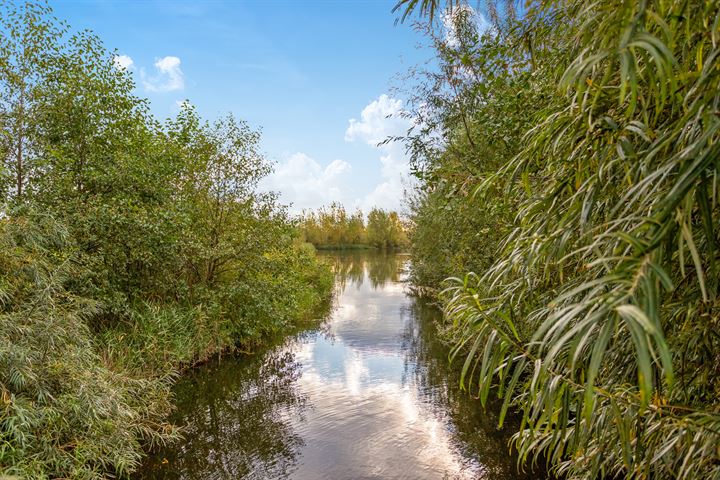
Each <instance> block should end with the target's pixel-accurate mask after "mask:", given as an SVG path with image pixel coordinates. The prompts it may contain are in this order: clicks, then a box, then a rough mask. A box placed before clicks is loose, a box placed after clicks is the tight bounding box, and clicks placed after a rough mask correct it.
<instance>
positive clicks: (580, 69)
mask: <svg viewBox="0 0 720 480" xmlns="http://www.w3.org/2000/svg"><path fill="white" fill-rule="evenodd" d="M401 3H402V4H403V5H405V6H408V7H412V5H411V3H414V2H401ZM426 3H427V2H426ZM431 3H435V4H436V5H437V4H438V2H431ZM455 32H461V33H460V34H461V35H462V38H463V40H462V41H460V42H452V43H454V45H448V46H449V47H450V49H451V51H452V50H455V51H457V55H456V57H455V58H458V60H459V62H458V63H453V62H452V61H451V60H452V57H451V58H450V59H448V57H447V55H446V51H445V50H444V48H445V47H441V48H440V49H438V50H439V57H440V60H441V62H440V65H441V68H445V67H453V66H455V67H457V70H452V69H447V70H444V71H441V72H440V73H439V75H440V76H441V77H442V78H443V81H444V82H445V83H439V84H431V85H430V90H431V91H432V92H434V93H435V97H436V98H440V100H446V99H447V100H448V102H446V103H443V102H435V98H433V97H429V98H430V102H428V103H427V104H426V105H424V109H425V110H424V113H425V115H426V116H427V117H429V118H430V119H431V122H430V123H428V122H427V121H425V122H424V124H425V125H426V126H427V125H429V127H423V128H431V130H430V131H428V132H420V133H419V134H418V135H416V136H414V137H413V136H411V137H410V138H409V145H410V147H411V148H413V149H414V151H415V152H417V156H416V172H417V174H418V176H419V177H420V178H421V179H422V181H423V188H424V189H425V191H424V192H423V193H422V195H424V196H422V197H421V201H420V202H418V203H417V206H416V213H415V216H416V218H419V219H420V220H422V221H418V220H416V225H417V227H418V228H417V229H416V231H415V233H414V234H413V240H414V241H415V242H416V245H414V246H413V248H414V249H416V250H417V251H420V252H421V253H422V252H426V251H428V252H429V253H423V255H422V256H421V260H422V261H425V262H426V265H423V269H424V270H423V271H425V270H429V269H430V268H431V267H432V265H433V263H434V262H437V263H438V264H439V265H440V267H441V268H444V269H446V270H445V271H447V270H448V269H454V270H460V269H461V268H463V266H465V265H470V268H472V269H473V270H475V272H476V273H469V274H467V275H464V274H460V275H458V276H459V277H460V278H456V279H454V280H451V281H450V284H449V285H450V286H449V288H448V289H447V290H445V292H444V293H443V295H442V298H443V300H444V302H445V314H446V319H447V321H448V322H449V325H450V331H451V333H452V334H453V335H454V340H455V342H456V349H455V352H454V356H455V358H459V357H465V361H464V367H463V371H464V377H463V380H462V381H463V383H464V384H465V386H466V387H467V388H468V389H470V390H471V391H473V394H475V395H477V396H479V398H480V399H481V401H482V402H483V403H485V402H486V401H487V399H488V397H489V395H491V394H492V392H495V393H496V394H497V395H498V396H500V397H501V398H502V399H503V401H504V405H503V411H502V413H501V418H502V417H503V416H504V414H505V412H506V411H507V409H508V408H510V407H511V406H514V407H515V408H518V409H520V410H521V411H522V412H523V422H522V425H521V427H520V430H519V431H518V433H517V434H516V436H515V442H516V445H517V447H518V449H519V451H520V453H521V459H529V458H534V459H536V460H537V459H538V458H541V456H542V458H545V459H546V460H547V461H548V462H549V463H551V464H552V465H554V468H555V471H556V472H558V473H559V474H562V475H566V476H567V477H568V478H588V479H589V478H598V477H615V476H623V477H627V478H703V479H704V478H720V451H718V448H717V446H718V444H720V410H719V409H720V404H719V403H718V399H719V398H720V384H719V383H718V381H717V379H718V378H720V377H718V373H719V371H718V365H720V362H719V359H720V337H718V336H717V329H718V322H720V315H718V299H717V298H718V297H717V294H718V291H717V288H718V286H717V279H718V278H720V277H719V276H718V272H717V263H718V246H720V243H719V237H718V219H719V218H720V207H719V206H718V200H717V177H718V173H719V170H720V164H719V163H718V158H720V151H719V150H718V145H720V143H719V141H720V133H719V132H720V130H719V127H720V122H718V117H717V105H718V104H720V96H719V95H720V94H719V93H718V92H720V65H719V64H718V58H720V50H719V49H718V48H719V47H718V40H719V39H720V3H718V2H717V1H714V0H707V1H703V2H672V1H669V2H663V1H650V2H625V1H615V0H594V1H592V2H586V1H576V0H564V1H557V2H534V3H531V4H530V5H529V6H528V8H527V9H526V10H525V12H524V15H523V17H522V18H514V17H512V16H509V15H508V16H506V17H504V20H503V21H502V22H500V23H496V25H495V28H494V29H491V30H489V31H488V32H487V33H486V34H485V35H484V36H481V37H477V38H476V37H474V36H473V35H472V29H470V33H468V32H467V31H465V33H463V30H462V29H457V28H456V29H455ZM446 43H447V42H446ZM493 65H497V66H498V67H499V68H498V69H497V70H496V71H494V72H493V71H492V70H490V71H488V70H487V67H488V66H493ZM475 69H482V70H477V71H478V72H480V73H479V74H476V71H475ZM457 71H460V72H461V76H463V77H464V78H465V79H466V80H465V81H463V82H456V81H455V79H454V78H455V77H454V76H453V75H454V72H457ZM498 81H500V85H498ZM498 86H499V87H500V88H498ZM477 92H482V93H483V95H481V96H479V97H475V95H476V94H477ZM468 95H470V98H471V99H473V101H472V102H469V101H468V100H467V98H468ZM475 98H478V101H477V102H476V101H474V99H475ZM449 100H455V101H452V102H451V101H449ZM486 107H487V108H486ZM493 109H494V111H493ZM523 109H524V110H525V112H526V113H525V116H524V118H523V115H522V113H521V111H522V110H523ZM462 110H465V112H466V113H465V114H463V113H462ZM458 113H459V115H458ZM503 118H507V119H508V120H509V122H510V123H511V124H510V125H507V124H504V123H501V121H502V119H503ZM424 120H425V119H424ZM432 132H440V134H435V136H428V133H432ZM458 132H460V133H462V134H463V135H465V136H466V141H463V140H462V139H460V136H459V135H457V133H458ZM508 133H509V135H508V139H509V141H508V142H507V145H502V142H499V143H501V145H500V146H499V147H498V146H497V143H496V144H495V146H494V147H493V148H489V147H491V146H493V144H492V143H491V141H492V140H493V139H492V138H491V137H496V139H497V138H498V137H500V138H503V139H504V137H505V136H506V134H508ZM437 138H439V139H440V140H438V139H437ZM457 150H460V151H461V152H462V153H461V154H460V155H456V154H455V152H456V151H457ZM453 156H457V157H458V158H460V159H464V161H458V162H456V163H452V162H450V160H449V159H450V158H452V157H453ZM466 167H467V168H466ZM445 185H449V186H445ZM458 186H461V187H462V189H458ZM443 190H444V192H445V194H446V195H447V196H448V197H449V200H450V201H449V202H448V203H447V205H448V206H449V210H450V211H452V212H455V211H458V212H461V214H460V218H461V219H462V218H468V217H472V215H469V214H467V213H464V212H463V209H470V208H473V209H474V210H475V215H474V216H475V219H474V222H476V223H473V221H472V219H471V220H468V221H464V222H462V223H458V225H457V229H456V232H455V233H456V235H458V236H460V237H463V238H464V239H468V238H472V235H474V234H476V233H477V230H475V228H476V225H478V224H481V223H480V222H482V220H480V219H479V217H488V218H490V219H492V220H495V219H497V220H499V225H500V226H499V228H498V229H491V236H490V237H489V238H488V241H490V242H492V245H493V246H496V247H497V250H496V253H495V255H494V256H493V255H489V256H488V254H487V253H486V252H487V250H486V249H483V248H478V250H477V255H478V256H480V257H481V258H479V259H477V260H475V261H474V263H464V262H460V265H459V266H458V267H457V268H456V267H454V266H450V267H449V266H448V265H449V264H450V262H451V260H448V256H443V255H441V254H438V252H437V250H433V249H431V248H430V246H429V245H428V243H429V240H428V238H429V229H430V228H434V227H433V225H436V224H437V223H433V222H443V220H442V216H441V217H440V220H438V219H437V216H436V215H435V213H434V212H435V211H436V209H437V206H438V204H439V200H440V199H439V198H437V197H438V195H437V192H442V191H443ZM458 191H460V192H461V193H460V194H458V193H457V192H458ZM464 192H467V193H464ZM477 199H480V200H481V202H480V203H473V202H475V201H476V200H477ZM440 224H441V225H447V222H446V221H445V223H440ZM423 229H425V230H423ZM493 233H497V236H494V235H492V234H493ZM465 242H466V244H470V245H472V244H471V243H470V240H465ZM451 245H453V248H455V245H458V243H455V244H451ZM460 245H462V243H460ZM459 251H460V252H463V251H462V249H460V250H459ZM465 252H468V253H462V255H463V256H464V257H468V256H470V255H471V253H470V251H465ZM417 278H419V279H421V280H422V279H423V278H424V277H422V276H421V275H418V276H417Z"/></svg>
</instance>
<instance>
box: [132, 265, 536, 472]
mask: <svg viewBox="0 0 720 480" xmlns="http://www.w3.org/2000/svg"><path fill="white" fill-rule="evenodd" d="M324 257H325V258H326V259H327V261H329V262H330V263H331V264H332V266H333V268H334V269H335V272H336V279H337V280H336V289H337V295H336V300H335V305H334V307H333V309H332V312H329V313H328V315H327V318H326V319H325V320H324V322H323V324H322V325H321V326H319V327H318V328H317V329H314V330H310V331H306V332H304V333H301V334H298V335H295V336H292V337H290V338H288V339H286V340H285V341H283V342H281V343H279V344H277V345H274V346H272V347H269V348H268V349H266V350H265V351H262V352H259V353H258V354H257V355H253V356H243V357H236V358H224V359H222V360H221V361H214V362H211V363H210V364H207V365H205V366H202V367H200V368H198V369H196V370H194V371H192V372H190V373H189V374H188V375H186V376H185V377H183V378H182V379H181V380H180V381H179V382H178V384H177V386H176V387H175V395H176V403H177V406H178V408H177V411H176V412H175V414H174V416H173V421H174V422H175V423H176V424H178V425H180V426H182V427H183V429H184V432H185V436H184V439H183V440H182V441H180V442H177V443H175V444H173V445H169V446H167V447H165V448H163V449H161V450H160V451H158V452H154V453H153V454H152V455H151V456H150V457H149V458H148V459H147V461H146V463H145V465H144V466H143V469H142V470H141V472H140V474H139V477H138V478H168V479H205V478H218V479H226V478H228V479H229V478H253V479H259V478H283V479H284V478H292V479H380V478H388V479H390V478H393V479H403V478H407V479H422V478H426V479H436V478H457V479H476V478H488V479H531V478H543V477H542V475H532V474H525V473H520V472H518V470H517V467H516V465H515V460H516V459H515V457H514V456H513V455H512V454H511V453H510V452H509V450H508V439H509V435H510V434H509V433H508V432H505V431H499V430H497V428H496V426H497V417H496V416H495V415H494V414H493V413H492V412H493V411H497V409H493V408H488V411H487V412H486V411H483V409H482V408H481V407H480V405H479V403H478V402H477V401H475V400H473V399H471V398H469V397H468V395H467V394H466V393H463V392H461V391H460V389H459V388H458V387H457V381H458V380H457V379H458V377H457V372H456V371H455V370H453V369H452V368H450V367H449V366H448V363H447V349H446V347H445V346H444V345H443V344H442V343H441V342H439V341H438V339H437V334H436V330H435V321H436V320H437V316H438V315H439V313H438V311H437V310H436V309H435V308H433V307H432V306H430V305H427V304H426V303H424V302H423V301H420V300H417V299H415V298H412V297H410V296H408V295H407V294H406V291H405V285H404V283H403V278H404V273H403V272H404V266H405V265H406V262H407V260H408V257H407V256H405V255H395V254H387V253H379V252H343V253H332V254H325V255H324Z"/></svg>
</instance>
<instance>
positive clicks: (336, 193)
mask: <svg viewBox="0 0 720 480" xmlns="http://www.w3.org/2000/svg"><path fill="white" fill-rule="evenodd" d="M351 170H352V167H351V166H350V164H349V163H348V162H346V161H344V160H333V161H332V162H330V164H328V165H326V166H325V167H323V166H322V165H320V164H319V163H318V162H317V161H316V160H314V159H313V158H310V157H309V156H307V155H305V154H304V153H301V152H298V153H294V154H292V155H290V156H289V157H287V158H286V159H285V160H284V161H282V162H280V164H279V165H278V166H277V168H276V169H275V171H274V172H273V173H272V174H270V175H269V176H268V177H266V178H265V179H263V181H262V182H261V185H260V189H261V190H266V191H267V190H274V191H279V192H280V193H281V199H282V201H283V202H287V203H292V204H293V206H292V207H291V209H290V210H291V211H294V212H300V211H301V210H302V209H304V208H313V209H315V208H319V207H321V206H324V205H328V204H330V203H332V202H334V201H338V202H343V203H347V202H348V201H349V200H350V197H349V193H350V189H349V188H348V186H347V184H346V183H347V181H348V180H349V178H348V175H347V174H348V173H349V172H350V171H351Z"/></svg>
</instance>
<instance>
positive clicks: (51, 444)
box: [0, 211, 173, 478]
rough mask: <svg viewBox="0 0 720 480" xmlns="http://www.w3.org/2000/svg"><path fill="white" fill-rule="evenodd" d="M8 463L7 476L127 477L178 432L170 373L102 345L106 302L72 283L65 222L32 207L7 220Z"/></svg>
mask: <svg viewBox="0 0 720 480" xmlns="http://www.w3.org/2000/svg"><path fill="white" fill-rule="evenodd" d="M0 242H1V243H2V248H1V249H0V265H2V271H3V272H12V273H11V274H10V275H3V276H2V284H1V286H0V298H1V299H2V303H1V307H0V395H1V396H2V406H1V407H0V443H1V444H2V447H1V448H0V465H1V466H2V467H3V468H2V471H3V473H4V474H8V475H12V474H17V475H21V476H23V477H32V478H46V477H47V476H49V475H50V474H51V472H54V474H55V475H64V476H67V477H72V478H99V477H102V476H103V474H104V473H109V472H114V473H116V474H119V475H124V474H127V473H128V472H130V471H132V469H133V468H134V467H135V466H136V465H137V463H138V460H139V458H140V447H141V445H142V443H143V442H160V441H164V440H166V439H168V438H171V437H172V436H173V430H172V427H171V426H170V425H168V424H165V423H159V422H158V421H159V420H160V419H162V418H163V417H164V416H165V415H166V414H167V413H168V412H169V410H170V403H169V386H170V380H171V376H169V375H168V371H165V372H164V374H163V375H157V376H153V377H149V376H145V375H143V374H141V373H139V372H138V373H130V372H128V371H126V370H117V369H115V368H113V366H112V365H108V364H107V363H106V362H105V361H104V359H103V358H102V357H101V355H100V353H99V352H98V351H97V350H96V349H95V348H94V344H93V337H92V334H91V332H90V330H89V329H88V326H87V319H88V318H90V317H92V316H93V315H95V314H96V313H97V303H96V302H95V301H93V300H92V299H90V298H86V297H82V296H79V295H77V294H75V293H73V292H72V290H71V289H70V288H68V285H69V284H71V283H72V278H73V277H74V276H76V275H78V274H82V272H81V268H82V267H81V266H79V262H78V256H79V254H80V253H79V252H78V250H77V248H75V246H74V245H72V244H71V243H70V242H71V239H70V236H69V235H68V232H67V230H66V229H64V228H63V227H62V225H59V224H57V222H55V221H53V220H52V218H50V217H48V216H46V215H41V214H37V213H34V212H32V211H29V212H22V211H20V212H12V216H9V217H7V218H4V219H3V220H1V221H0Z"/></svg>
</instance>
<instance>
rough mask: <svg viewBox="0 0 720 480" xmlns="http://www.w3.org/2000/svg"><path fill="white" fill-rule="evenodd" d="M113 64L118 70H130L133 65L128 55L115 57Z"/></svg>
mask: <svg viewBox="0 0 720 480" xmlns="http://www.w3.org/2000/svg"><path fill="white" fill-rule="evenodd" d="M113 63H114V64H115V68H117V69H118V70H132V69H133V67H134V65H135V62H133V59H132V58H131V57H130V56H128V55H115V56H114V57H113Z"/></svg>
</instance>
